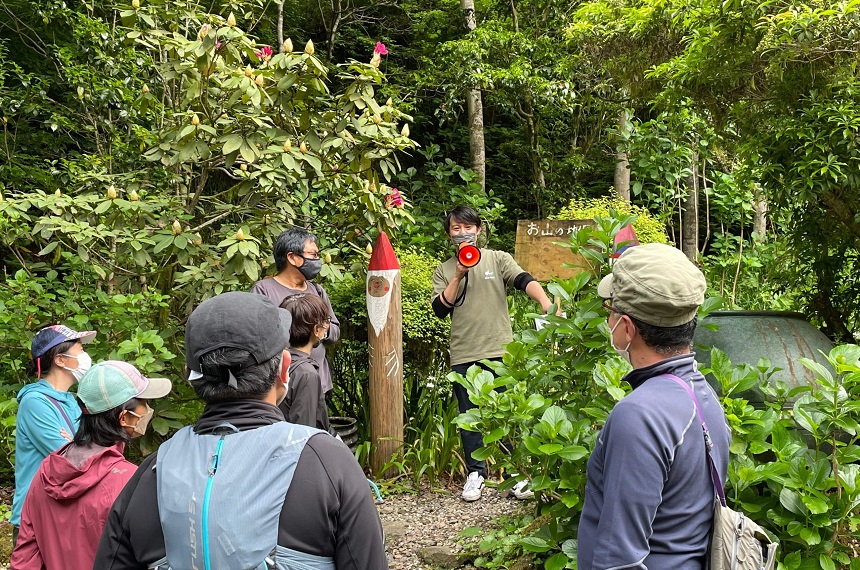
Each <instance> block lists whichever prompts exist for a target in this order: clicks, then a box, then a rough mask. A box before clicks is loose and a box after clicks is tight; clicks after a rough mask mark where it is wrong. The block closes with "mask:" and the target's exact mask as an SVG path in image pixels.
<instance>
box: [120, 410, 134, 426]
mask: <svg viewBox="0 0 860 570" xmlns="http://www.w3.org/2000/svg"><path fill="white" fill-rule="evenodd" d="M130 415H131V414H129V413H128V410H122V411H121V412H120V413H119V427H121V428H133V427H134V426H133V425H131V424H129V423H128V422H127V421H126V418H128V416H130Z"/></svg>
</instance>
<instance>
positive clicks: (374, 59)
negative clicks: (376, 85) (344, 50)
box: [370, 52, 382, 67]
mask: <svg viewBox="0 0 860 570" xmlns="http://www.w3.org/2000/svg"><path fill="white" fill-rule="evenodd" d="M380 61H382V57H380V55H379V52H373V57H372V58H370V65H371V67H379V62H380Z"/></svg>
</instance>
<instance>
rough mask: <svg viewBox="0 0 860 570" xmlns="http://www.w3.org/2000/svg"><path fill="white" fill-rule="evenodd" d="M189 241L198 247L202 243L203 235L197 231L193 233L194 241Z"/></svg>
mask: <svg viewBox="0 0 860 570" xmlns="http://www.w3.org/2000/svg"><path fill="white" fill-rule="evenodd" d="M191 243H193V244H194V245H196V246H197V247H200V246H201V245H203V236H201V235H200V232H197V233H196V234H194V241H192V242H191Z"/></svg>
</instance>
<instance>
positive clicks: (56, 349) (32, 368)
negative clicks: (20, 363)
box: [27, 340, 81, 376]
mask: <svg viewBox="0 0 860 570" xmlns="http://www.w3.org/2000/svg"><path fill="white" fill-rule="evenodd" d="M75 344H81V341H79V340H67V341H65V342H61V343H60V344H58V345H57V346H53V347H51V348H49V349H48V350H46V351H45V353H44V354H43V355H41V356H40V357H39V362H38V363H37V362H36V359H35V358H31V359H30V362H29V363H28V364H27V376H36V375H38V373H39V365H40V364H41V367H42V368H41V369H42V376H44V375H45V374H47V373H48V372H50V371H51V369H52V368H53V367H54V358H55V357H57V356H58V355H60V354H65V353H66V352H68V351H69V349H70V348H72V347H73V346H75Z"/></svg>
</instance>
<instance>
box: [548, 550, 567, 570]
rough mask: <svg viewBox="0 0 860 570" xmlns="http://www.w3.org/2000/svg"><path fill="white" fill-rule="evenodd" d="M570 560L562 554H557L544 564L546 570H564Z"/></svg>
mask: <svg viewBox="0 0 860 570" xmlns="http://www.w3.org/2000/svg"><path fill="white" fill-rule="evenodd" d="M567 563H568V558H567V556H566V555H565V554H564V553H562V552H557V553H555V554H553V555H552V556H550V557H549V559H548V560H547V561H546V563H545V564H544V568H545V569H546V570H562V569H563V568H564V567H565V566H567Z"/></svg>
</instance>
